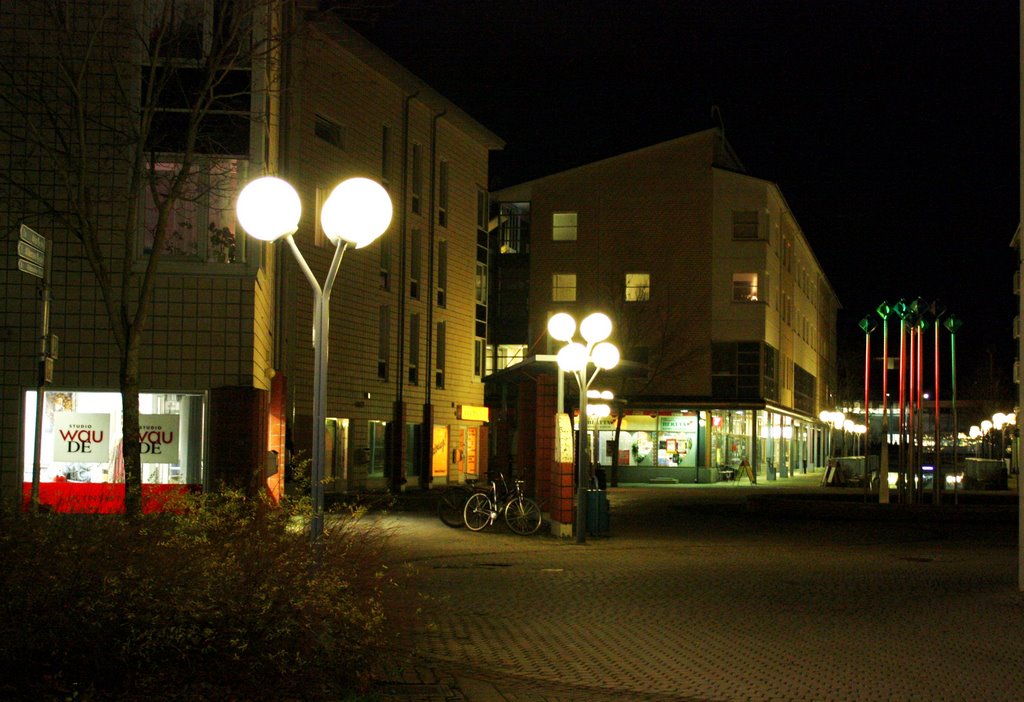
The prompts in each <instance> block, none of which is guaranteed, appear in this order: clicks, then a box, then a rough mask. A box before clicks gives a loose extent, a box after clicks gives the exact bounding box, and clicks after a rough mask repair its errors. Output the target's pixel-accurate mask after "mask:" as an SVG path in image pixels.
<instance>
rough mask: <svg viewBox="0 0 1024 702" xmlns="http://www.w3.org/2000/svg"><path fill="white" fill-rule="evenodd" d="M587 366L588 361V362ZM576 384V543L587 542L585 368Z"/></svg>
mask: <svg viewBox="0 0 1024 702" xmlns="http://www.w3.org/2000/svg"><path fill="white" fill-rule="evenodd" d="M588 365H589V361H588ZM575 375H576V384H577V385H578V386H579V389H580V433H579V438H578V441H577V447H576V453H577V455H578V459H579V465H578V467H577V476H576V480H577V484H576V543H578V544H585V543H586V542H587V478H588V477H589V473H590V471H589V470H587V463H586V461H587V389H588V388H589V387H590V383H589V382H588V381H587V379H586V378H587V368H586V366H584V368H583V370H581V371H576V373H575Z"/></svg>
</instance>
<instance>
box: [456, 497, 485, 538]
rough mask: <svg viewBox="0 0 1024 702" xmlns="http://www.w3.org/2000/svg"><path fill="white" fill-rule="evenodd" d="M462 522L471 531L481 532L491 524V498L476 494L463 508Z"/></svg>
mask: <svg viewBox="0 0 1024 702" xmlns="http://www.w3.org/2000/svg"><path fill="white" fill-rule="evenodd" d="M462 520H463V522H465V524H466V527H467V528H468V529H470V530H471V531H480V530H481V529H483V528H484V527H485V526H487V525H488V524H490V523H491V498H489V497H488V496H487V495H485V494H484V493H482V492H474V493H473V494H472V495H470V496H469V499H468V500H466V506H465V507H463V508H462Z"/></svg>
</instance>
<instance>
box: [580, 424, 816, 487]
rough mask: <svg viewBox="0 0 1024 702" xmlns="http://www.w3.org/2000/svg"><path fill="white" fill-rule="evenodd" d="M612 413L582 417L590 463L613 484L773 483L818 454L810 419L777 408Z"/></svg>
mask: <svg viewBox="0 0 1024 702" xmlns="http://www.w3.org/2000/svg"><path fill="white" fill-rule="evenodd" d="M620 412H621V416H617V415H612V416H609V417H602V418H599V419H596V418H591V419H590V420H589V421H588V435H589V439H590V441H589V445H590V446H591V447H592V457H593V458H592V464H593V465H594V467H595V470H596V471H597V472H598V474H601V473H603V474H604V475H605V476H607V479H608V480H609V481H610V482H611V484H613V485H616V484H623V483H714V482H719V481H722V480H737V479H747V480H749V479H750V477H751V476H753V477H754V479H767V480H776V479H783V478H787V477H789V476H791V475H793V474H795V473H797V472H806V471H807V469H808V467H811V468H813V467H814V465H815V464H816V462H817V461H818V459H819V457H818V455H817V453H818V451H817V447H818V445H819V442H818V441H817V434H818V431H817V429H816V426H815V424H813V423H812V422H810V421H809V420H807V419H805V418H801V417H797V416H794V415H792V414H790V413H784V412H782V411H777V410H772V409H769V408H762V409H666V408H654V409H623V410H620ZM577 430H578V421H577Z"/></svg>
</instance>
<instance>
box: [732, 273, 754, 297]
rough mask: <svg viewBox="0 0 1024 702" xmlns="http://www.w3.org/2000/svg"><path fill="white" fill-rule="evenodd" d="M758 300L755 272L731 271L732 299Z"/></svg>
mask: <svg viewBox="0 0 1024 702" xmlns="http://www.w3.org/2000/svg"><path fill="white" fill-rule="evenodd" d="M758 300H759V296H758V288H757V273H733V274H732V301H733V302H757V301H758Z"/></svg>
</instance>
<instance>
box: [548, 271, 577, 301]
mask: <svg viewBox="0 0 1024 702" xmlns="http://www.w3.org/2000/svg"><path fill="white" fill-rule="evenodd" d="M551 301H552V302H576V274H575V273H555V274H554V275H552V276H551Z"/></svg>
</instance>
